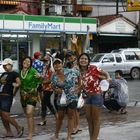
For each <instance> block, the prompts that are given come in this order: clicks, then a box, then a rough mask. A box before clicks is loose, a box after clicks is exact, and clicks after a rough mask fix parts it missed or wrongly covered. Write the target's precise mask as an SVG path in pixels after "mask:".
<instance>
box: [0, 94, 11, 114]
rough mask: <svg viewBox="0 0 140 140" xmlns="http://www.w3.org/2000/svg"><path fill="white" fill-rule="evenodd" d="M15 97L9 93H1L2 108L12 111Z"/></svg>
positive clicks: (0, 105) (0, 106)
mask: <svg viewBox="0 0 140 140" xmlns="http://www.w3.org/2000/svg"><path fill="white" fill-rule="evenodd" d="M12 102H13V97H12V96H9V95H0V110H1V111H5V112H10V109H11V107H12Z"/></svg>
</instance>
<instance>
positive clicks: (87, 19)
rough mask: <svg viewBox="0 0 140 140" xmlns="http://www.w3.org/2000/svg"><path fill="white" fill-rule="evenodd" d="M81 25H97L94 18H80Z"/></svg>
mask: <svg viewBox="0 0 140 140" xmlns="http://www.w3.org/2000/svg"><path fill="white" fill-rule="evenodd" d="M82 23H94V24H96V23H97V20H96V19H95V18H82Z"/></svg>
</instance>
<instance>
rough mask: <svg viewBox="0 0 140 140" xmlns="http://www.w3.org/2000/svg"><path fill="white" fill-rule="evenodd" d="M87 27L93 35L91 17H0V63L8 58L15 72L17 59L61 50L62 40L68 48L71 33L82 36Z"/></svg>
mask: <svg viewBox="0 0 140 140" xmlns="http://www.w3.org/2000/svg"><path fill="white" fill-rule="evenodd" d="M87 26H89V27H90V32H91V33H93V34H96V32H97V21H96V19H95V18H81V17H76V18H74V17H55V16H52V17H50V16H31V15H12V14H0V33H1V35H0V54H1V55H0V61H2V60H3V59H4V58H7V57H10V58H12V59H13V60H14V68H15V69H18V68H19V64H20V62H21V59H22V58H23V57H24V56H26V55H29V56H33V53H34V52H35V51H45V50H46V49H50V48H56V49H59V48H61V49H63V48H62V47H65V46H63V41H64V39H65V42H67V45H68V46H70V45H69V43H70V37H71V34H75V33H76V34H86V33H87ZM62 38H63V40H62Z"/></svg>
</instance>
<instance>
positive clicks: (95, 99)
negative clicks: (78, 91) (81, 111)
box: [85, 93, 103, 107]
mask: <svg viewBox="0 0 140 140" xmlns="http://www.w3.org/2000/svg"><path fill="white" fill-rule="evenodd" d="M85 104H89V105H95V106H98V107H101V106H102V105H103V97H102V94H97V93H95V94H93V95H88V97H87V98H86V99H85Z"/></svg>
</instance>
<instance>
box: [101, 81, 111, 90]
mask: <svg viewBox="0 0 140 140" xmlns="http://www.w3.org/2000/svg"><path fill="white" fill-rule="evenodd" d="M100 87H101V90H102V91H107V90H108V88H109V82H108V81H107V80H102V81H101V82H100Z"/></svg>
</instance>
